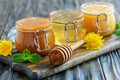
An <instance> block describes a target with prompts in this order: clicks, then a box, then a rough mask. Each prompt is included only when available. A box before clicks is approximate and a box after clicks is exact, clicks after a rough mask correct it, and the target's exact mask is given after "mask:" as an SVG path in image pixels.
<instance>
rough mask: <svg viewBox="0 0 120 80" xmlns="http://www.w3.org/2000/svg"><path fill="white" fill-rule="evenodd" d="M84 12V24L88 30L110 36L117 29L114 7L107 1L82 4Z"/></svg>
mask: <svg viewBox="0 0 120 80" xmlns="http://www.w3.org/2000/svg"><path fill="white" fill-rule="evenodd" d="M81 11H82V12H83V13H84V21H83V24H84V26H85V28H86V32H87V33H88V32H95V33H100V34H101V35H102V36H108V35H110V34H112V33H113V31H114V30H115V22H116V21H115V16H114V7H113V5H112V4H110V3H107V2H90V3H85V4H83V5H81Z"/></svg>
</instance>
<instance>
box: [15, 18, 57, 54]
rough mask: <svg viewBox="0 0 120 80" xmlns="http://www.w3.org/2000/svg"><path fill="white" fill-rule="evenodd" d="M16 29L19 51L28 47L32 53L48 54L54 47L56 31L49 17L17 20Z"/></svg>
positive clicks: (16, 41)
mask: <svg viewBox="0 0 120 80" xmlns="http://www.w3.org/2000/svg"><path fill="white" fill-rule="evenodd" d="M16 29H17V33H16V38H15V46H16V49H17V50H18V51H19V52H23V51H24V49H28V50H30V52H31V53H39V54H40V55H46V54H49V51H50V50H51V49H52V48H53V47H54V43H55V38H54V33H53V31H52V26H51V23H50V21H49V20H48V19H45V18H37V17H32V18H25V19H22V20H19V21H17V23H16Z"/></svg>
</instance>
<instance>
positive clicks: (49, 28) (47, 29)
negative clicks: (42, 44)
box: [17, 26, 52, 32]
mask: <svg viewBox="0 0 120 80" xmlns="http://www.w3.org/2000/svg"><path fill="white" fill-rule="evenodd" d="M51 29H52V26H50V27H48V28H46V29H42V30H39V29H38V30H39V31H46V32H47V31H49V30H51ZM17 31H19V32H36V31H37V30H34V31H31V30H30V31H29V30H21V29H17Z"/></svg>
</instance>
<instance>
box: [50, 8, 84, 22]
mask: <svg viewBox="0 0 120 80" xmlns="http://www.w3.org/2000/svg"><path fill="white" fill-rule="evenodd" d="M82 17H83V13H82V12H81V11H80V10H70V9H66V10H57V11H53V12H51V14H50V19H51V21H52V22H58V23H65V22H73V21H77V20H80V19H81V18H82Z"/></svg>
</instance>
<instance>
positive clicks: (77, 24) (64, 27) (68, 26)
mask: <svg viewBox="0 0 120 80" xmlns="http://www.w3.org/2000/svg"><path fill="white" fill-rule="evenodd" d="M83 19H84V18H83V13H82V12H80V11H79V10H69V9H68V10H57V11H53V12H51V14H50V20H51V22H52V26H53V30H54V33H55V38H56V39H55V40H56V41H55V43H56V44H58V45H59V44H64V43H66V42H69V43H71V42H75V41H78V40H80V39H83V38H84V36H85V34H86V30H85V28H84V27H83Z"/></svg>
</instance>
